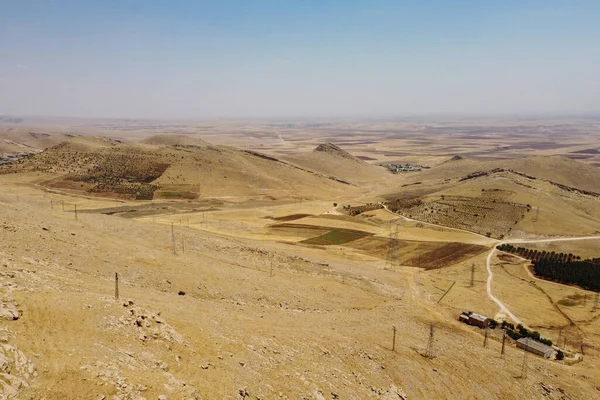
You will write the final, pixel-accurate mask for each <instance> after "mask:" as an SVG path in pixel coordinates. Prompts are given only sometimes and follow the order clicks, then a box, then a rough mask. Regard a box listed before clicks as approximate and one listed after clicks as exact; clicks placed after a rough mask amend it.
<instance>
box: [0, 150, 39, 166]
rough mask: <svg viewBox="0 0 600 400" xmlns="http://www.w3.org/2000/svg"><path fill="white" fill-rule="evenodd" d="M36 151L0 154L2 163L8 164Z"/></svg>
mask: <svg viewBox="0 0 600 400" xmlns="http://www.w3.org/2000/svg"><path fill="white" fill-rule="evenodd" d="M33 155H35V153H17V154H4V155H1V154H0V165H8V164H12V163H14V162H17V161H19V160H21V159H24V158H27V157H31V156H33Z"/></svg>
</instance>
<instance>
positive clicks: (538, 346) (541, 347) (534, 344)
mask: <svg viewBox="0 0 600 400" xmlns="http://www.w3.org/2000/svg"><path fill="white" fill-rule="evenodd" d="M517 342H518V343H521V344H523V345H524V346H527V347H529V348H531V349H535V350H537V351H541V352H542V353H546V352H548V351H552V347H550V346H546V345H545V344H544V343H540V342H538V341H536V340H533V339H532V338H521V339H519V340H517Z"/></svg>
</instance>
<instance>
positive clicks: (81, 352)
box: [0, 128, 600, 400]
mask: <svg viewBox="0 0 600 400" xmlns="http://www.w3.org/2000/svg"><path fill="white" fill-rule="evenodd" d="M139 129H140V130H142V129H145V128H139ZM207 129H208V128H207ZM211 129H212V128H211ZM232 129H233V128H232ZM255 129H256V130H257V132H258V131H260V129H259V128H255ZM155 130H157V131H158V128H156V129H155ZM257 135H258V133H257ZM283 135H284V136H285V132H283ZM340 135H341V134H340ZM257 137H258V136H257ZM285 138H286V140H287V139H288V137H287V136H285ZM136 139H139V138H137V137H136ZM314 141H315V140H312V139H311V140H305V138H304V137H302V136H301V137H299V138H298V143H299V144H298V146H299V147H301V148H308V144H310V147H312V148H314V147H315V146H314V145H315V143H313V142H314ZM290 142H291V140H289V141H288V142H285V144H282V145H285V146H289V148H287V150H290V153H288V154H287V155H286V156H282V157H279V156H277V157H276V156H274V155H273V154H276V152H268V154H267V153H266V152H258V151H255V150H240V149H236V148H233V147H230V146H225V145H218V146H217V145H212V144H209V143H208V142H205V141H203V140H201V139H200V136H190V135H178V136H170V135H162V134H161V135H158V136H153V137H151V138H149V139H147V140H144V141H142V142H139V141H133V140H132V141H131V142H129V141H124V140H121V139H118V138H107V137H103V136H97V135H88V136H75V137H72V138H69V139H68V140H66V141H63V142H62V143H59V144H56V145H53V146H51V147H49V148H47V149H46V150H45V151H43V152H41V153H39V154H36V155H35V156H32V157H29V158H26V159H23V160H20V161H18V162H14V163H11V164H10V165H8V166H2V167H0V187H1V188H2V190H0V292H1V300H2V301H1V304H0V317H1V318H0V369H1V371H0V372H2V374H0V398H7V399H21V398H23V399H48V400H53V399H65V398H85V399H88V398H90V399H105V400H106V399H111V400H112V399H114V400H130V399H136V400H142V399H156V398H159V399H161V400H162V399H165V398H166V399H241V400H243V399H272V398H278V399H316V400H322V399H369V398H372V399H381V400H390V399H457V398H458V399H480V398H490V399H502V400H504V399H523V398H527V399H529V398H548V399H594V398H597V397H598V395H599V394H600V386H599V385H598V382H600V368H598V365H599V363H600V319H599V318H598V313H599V312H600V310H597V309H596V308H597V307H595V306H594V304H595V302H594V298H595V297H594V296H595V293H593V292H591V291H589V290H584V289H582V288H579V287H577V286H573V285H565V284H561V283H557V282H552V281H548V280H542V279H540V278H539V277H536V276H535V275H533V272H532V268H531V264H530V262H529V261H528V260H526V259H524V258H521V257H518V256H516V255H510V254H508V253H504V252H501V251H499V250H495V248H496V246H497V245H498V244H500V243H501V241H500V238H502V240H503V241H509V242H511V243H512V242H514V243H521V242H522V241H525V240H530V241H532V240H533V241H537V242H535V243H531V244H530V245H528V246H531V247H534V246H538V248H540V249H542V248H543V249H548V251H550V249H552V251H555V250H556V251H559V250H560V251H561V252H565V253H569V252H573V253H581V255H582V256H584V257H590V258H593V257H600V253H599V252H598V249H599V248H600V247H599V246H598V243H600V197H599V196H598V195H597V194H596V192H600V190H597V189H595V186H594V185H595V182H597V177H598V174H597V171H596V170H595V169H593V167H589V166H587V165H586V166H584V165H580V163H577V162H575V161H571V160H565V159H562V158H554V157H547V158H544V159H541V158H524V159H514V160H497V159H496V160H486V159H482V158H474V157H472V158H471V157H464V158H463V159H457V160H453V161H449V162H446V163H440V164H438V165H435V166H432V168H431V169H423V170H421V171H418V172H417V171H415V172H407V173H399V174H391V173H389V172H388V171H386V170H385V169H383V168H381V167H378V166H374V165H371V164H368V163H366V162H364V161H361V160H360V159H357V158H355V157H354V156H352V155H351V154H350V153H348V152H346V151H345V150H342V148H340V147H337V146H332V145H325V146H319V147H318V148H319V151H313V152H293V151H291V150H293V149H294V144H290ZM338 143H339V142H338ZM277 145H278V143H274V144H272V147H273V148H275V147H276V146H277ZM363 146H373V148H377V146H378V144H377V143H374V144H373V143H370V141H369V143H365V144H364V145H363ZM381 147H384V145H381ZM287 150H286V151H287ZM367 150H368V148H366V147H365V148H363V151H361V154H368V153H367ZM376 151H383V150H376ZM292 153H293V154H292ZM352 154H354V151H353V152H352ZM444 154H446V153H445V150H444ZM443 158H444V159H448V158H450V157H445V156H444V157H443ZM426 159H427V160H440V159H442V155H440V154H437V155H436V154H433V155H427V157H426ZM563 239H565V240H563ZM572 239H576V240H572ZM547 240H550V242H548V241H547ZM556 240H558V241H556ZM115 273H118V286H117V279H116V278H117V276H116V275H115ZM117 288H118V293H117V290H116V289H117ZM463 311H476V312H479V313H482V314H484V315H486V316H488V317H491V318H494V319H495V320H497V321H507V322H510V323H515V324H518V323H522V324H523V325H525V326H526V327H527V328H529V329H531V330H535V331H536V332H538V333H539V334H540V335H541V336H542V337H544V338H546V339H550V340H551V341H552V342H553V343H554V345H555V350H558V349H560V350H561V351H563V352H564V355H565V359H564V360H554V359H545V358H542V357H538V356H535V355H533V354H529V353H527V354H528V355H527V356H526V357H525V356H524V353H523V351H522V350H520V349H518V348H517V347H516V344H515V341H514V340H512V339H507V341H506V342H505V354H501V349H502V344H501V343H502V330H501V329H499V328H498V329H490V330H489V331H487V335H488V337H487V340H486V339H485V335H486V331H484V330H483V329H479V328H477V327H474V326H468V325H466V324H464V323H461V322H459V321H458V320H457V318H458V315H460V313H461V312H463ZM394 332H395V335H396V336H395V337H396V340H395V344H393V342H392V340H393V339H392V338H393V337H394V336H393V335H394ZM484 343H485V345H484ZM524 360H525V361H524ZM524 366H525V367H524Z"/></svg>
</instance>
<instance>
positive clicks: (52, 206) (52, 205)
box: [50, 200, 54, 210]
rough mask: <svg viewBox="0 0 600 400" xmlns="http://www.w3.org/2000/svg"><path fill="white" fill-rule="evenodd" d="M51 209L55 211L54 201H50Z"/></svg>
mask: <svg viewBox="0 0 600 400" xmlns="http://www.w3.org/2000/svg"><path fill="white" fill-rule="evenodd" d="M50 209H51V210H54V203H53V202H52V200H50Z"/></svg>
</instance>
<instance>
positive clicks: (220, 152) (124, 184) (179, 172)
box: [3, 137, 359, 200]
mask: <svg viewBox="0 0 600 400" xmlns="http://www.w3.org/2000/svg"><path fill="white" fill-rule="evenodd" d="M183 139H186V138H185V137H184V138H183ZM183 139H182V138H181V137H175V138H174V139H173V140H170V139H169V140H165V139H164V137H158V138H156V137H155V138H154V139H152V140H149V143H154V144H153V145H149V144H147V143H145V144H140V145H135V144H124V143H121V142H118V141H115V140H112V139H107V138H94V137H76V138H73V139H71V140H68V141H65V142H63V143H60V144H58V145H56V146H54V147H51V148H49V149H47V150H45V151H44V152H42V153H40V154H38V155H36V156H35V157H32V158H30V159H27V160H24V161H22V162H20V163H17V164H14V165H11V166H9V167H5V168H4V169H3V171H4V172H5V173H10V172H27V171H29V172H37V173H43V174H44V175H43V178H46V180H44V181H43V182H42V183H43V184H44V185H46V186H48V187H51V188H56V189H66V190H72V191H78V192H82V193H96V194H103V195H106V196H119V197H123V198H135V199H138V200H142V199H152V198H153V197H154V196H156V197H159V198H160V197H168V198H196V197H198V196H202V197H226V198H238V197H240V198H243V197H244V196H263V197H269V198H274V199H275V198H288V199H294V198H300V197H308V198H326V197H328V196H335V195H339V194H342V193H347V192H353V191H354V192H356V191H358V190H359V188H357V187H356V186H355V185H353V184H351V183H349V182H346V181H343V180H341V179H339V178H335V177H329V176H326V175H323V174H320V173H317V172H314V171H312V170H307V169H304V168H302V167H298V166H294V165H291V164H289V163H287V162H283V161H280V160H278V159H276V158H273V157H270V156H266V155H264V154H261V153H257V152H250V151H241V150H237V149H234V148H231V147H226V146H209V145H204V144H203V143H204V142H202V141H197V140H191V141H186V140H183ZM171 143H175V144H171ZM182 143H194V144H182Z"/></svg>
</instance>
